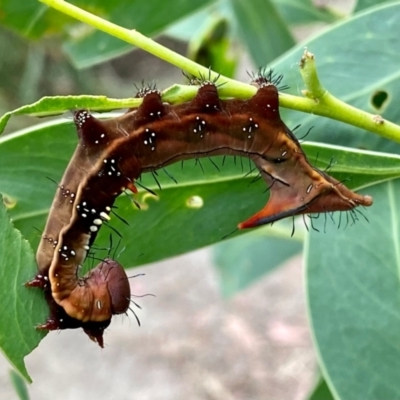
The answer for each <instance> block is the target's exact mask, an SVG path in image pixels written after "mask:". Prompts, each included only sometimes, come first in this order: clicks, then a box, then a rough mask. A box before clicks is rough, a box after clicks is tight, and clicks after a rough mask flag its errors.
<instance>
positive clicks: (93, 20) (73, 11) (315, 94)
mask: <svg viewBox="0 0 400 400" xmlns="http://www.w3.org/2000/svg"><path fill="white" fill-rule="evenodd" d="M39 1H41V2H42V3H44V4H47V5H48V6H49V7H52V8H54V9H56V10H58V11H61V12H62V13H64V14H66V15H69V16H71V17H73V18H75V19H77V20H79V21H82V22H84V23H86V24H88V25H91V26H93V27H95V28H97V29H99V30H101V31H103V32H106V33H108V34H110V35H112V36H114V37H117V38H119V39H121V40H124V41H125V42H128V43H131V44H133V45H135V46H137V47H139V48H141V49H143V50H145V51H147V52H149V53H151V54H153V55H155V56H156V57H158V58H160V59H162V60H165V61H167V62H168V63H170V64H173V65H175V66H176V67H178V68H180V69H182V70H184V71H186V72H188V73H189V74H192V75H193V76H197V77H201V76H207V77H209V78H210V79H215V78H217V77H218V76H219V75H218V74H217V73H215V72H214V71H211V70H209V69H207V68H205V67H203V66H201V65H199V64H197V63H195V62H194V61H191V60H189V59H187V58H186V57H184V56H181V55H180V54H177V53H175V52H173V51H172V50H170V49H168V48H166V47H164V46H162V45H160V44H158V43H156V42H154V41H153V40H151V39H149V38H147V37H146V36H144V35H142V34H141V33H139V32H137V31H136V30H130V29H126V28H123V27H121V26H118V25H116V24H113V23H112V22H109V21H106V20H104V19H102V18H100V17H97V16H95V15H93V14H91V13H89V12H87V11H84V10H82V9H81V8H79V7H76V6H74V5H72V4H69V3H66V2H65V1H63V0H39ZM300 71H301V74H302V76H303V80H304V82H305V84H306V88H307V90H306V91H305V92H304V95H305V96H306V98H301V97H297V96H292V95H288V94H280V96H279V103H280V106H282V107H285V108H290V109H293V110H298V111H303V112H307V113H311V114H317V115H320V116H324V117H328V118H332V119H336V120H338V121H342V122H345V123H347V124H350V125H354V126H357V127H359V128H362V129H365V130H368V131H370V132H374V133H376V134H378V135H380V136H382V137H385V138H387V139H390V140H393V141H396V142H399V143H400V126H398V125H395V124H393V123H391V122H389V121H386V120H384V119H383V118H382V117H380V116H377V115H375V116H374V115H372V114H369V113H366V112H364V111H361V110H358V109H356V108H354V107H352V106H350V105H348V104H346V103H343V102H342V101H340V100H339V99H337V98H335V97H334V96H332V95H331V94H330V93H329V92H328V91H327V90H326V89H324V88H323V86H322V85H321V84H320V82H319V79H318V75H317V70H316V66H315V60H314V56H313V55H312V54H311V53H309V52H308V51H306V52H305V53H304V55H303V57H302V59H301V62H300ZM218 82H220V83H221V84H222V83H223V86H221V88H220V92H221V95H225V96H228V97H236V98H248V97H251V96H253V95H254V93H255V91H256V89H255V88H254V87H253V86H251V85H247V84H245V83H242V82H238V81H235V80H232V79H229V78H227V77H225V76H222V75H221V76H220V77H219V79H218ZM167 92H168V91H167Z"/></svg>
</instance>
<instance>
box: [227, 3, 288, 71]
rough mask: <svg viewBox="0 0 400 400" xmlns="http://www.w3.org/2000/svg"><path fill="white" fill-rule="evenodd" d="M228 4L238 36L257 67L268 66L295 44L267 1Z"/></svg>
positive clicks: (273, 7) (281, 20) (279, 17)
mask: <svg viewBox="0 0 400 400" xmlns="http://www.w3.org/2000/svg"><path fill="white" fill-rule="evenodd" d="M230 2H231V5H232V8H233V11H234V15H235V18H236V23H237V25H238V30H239V35H240V37H241V39H242V41H243V43H244V44H245V45H246V47H247V48H248V51H249V53H250V55H251V57H252V58H253V60H254V63H255V64H256V65H257V66H262V65H265V64H267V63H269V62H270V61H272V60H273V59H275V58H276V57H278V56H280V55H281V54H282V53H284V52H285V51H286V50H289V49H290V48H291V47H292V46H293V45H294V44H295V41H294V39H293V37H292V35H291V33H290V31H289V29H288V28H287V26H286V24H285V22H284V21H283V19H282V18H281V16H280V15H279V13H278V12H277V10H276V8H275V6H274V5H273V4H272V2H271V1H270V0H252V1H246V2H245V1H242V0H230ZM260 44H262V45H260Z"/></svg>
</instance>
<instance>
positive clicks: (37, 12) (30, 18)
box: [0, 0, 73, 39]
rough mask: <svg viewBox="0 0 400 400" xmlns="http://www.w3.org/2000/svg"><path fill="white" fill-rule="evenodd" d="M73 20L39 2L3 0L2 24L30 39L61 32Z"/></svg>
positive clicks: (0, 14) (32, 0) (1, 9)
mask: <svg viewBox="0 0 400 400" xmlns="http://www.w3.org/2000/svg"><path fill="white" fill-rule="evenodd" d="M72 21H73V20H72V18H70V17H67V16H66V15H63V14H60V13H58V12H57V11H55V10H51V9H49V8H48V7H46V6H45V5H44V4H42V3H40V2H39V1H38V0H24V1H14V0H2V2H1V3H0V24H1V25H4V26H6V27H8V28H10V29H12V30H13V31H16V32H18V33H19V34H20V35H22V36H24V37H27V38H29V39H37V38H40V37H41V36H43V35H44V34H46V33H49V32H52V33H55V32H60V31H61V30H62V28H63V26H64V25H65V24H66V23H71V22H72Z"/></svg>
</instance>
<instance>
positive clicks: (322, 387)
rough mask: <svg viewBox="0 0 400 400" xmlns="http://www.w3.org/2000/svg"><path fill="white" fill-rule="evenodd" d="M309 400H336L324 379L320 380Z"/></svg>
mask: <svg viewBox="0 0 400 400" xmlns="http://www.w3.org/2000/svg"><path fill="white" fill-rule="evenodd" d="M308 400H334V397H333V396H332V393H331V391H330V390H329V387H328V385H327V384H326V381H325V380H324V379H322V378H321V379H320V380H319V381H318V383H317V385H316V386H315V388H314V390H313V391H312V393H311V395H310V397H309V398H308Z"/></svg>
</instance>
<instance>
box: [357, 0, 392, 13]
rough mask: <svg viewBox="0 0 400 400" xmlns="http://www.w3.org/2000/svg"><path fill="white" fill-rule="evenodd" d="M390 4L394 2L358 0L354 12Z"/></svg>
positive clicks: (389, 0)
mask: <svg viewBox="0 0 400 400" xmlns="http://www.w3.org/2000/svg"><path fill="white" fill-rule="evenodd" d="M389 2H393V0H358V1H357V4H356V6H355V8H354V12H355V13H356V12H359V11H362V10H364V9H366V8H370V7H373V6H377V5H378V4H384V3H389Z"/></svg>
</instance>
